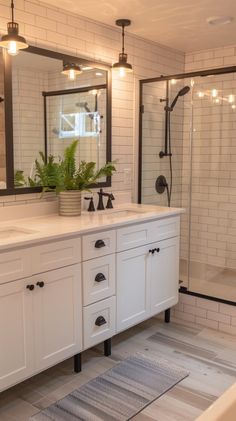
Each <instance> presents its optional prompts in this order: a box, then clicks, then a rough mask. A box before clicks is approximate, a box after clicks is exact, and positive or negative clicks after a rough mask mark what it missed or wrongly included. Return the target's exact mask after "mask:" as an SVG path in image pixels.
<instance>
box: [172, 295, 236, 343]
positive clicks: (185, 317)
mask: <svg viewBox="0 0 236 421" xmlns="http://www.w3.org/2000/svg"><path fill="white" fill-rule="evenodd" d="M172 320H173V321H176V322H178V323H186V322H191V323H195V324H199V325H202V326H205V327H210V328H212V329H216V330H219V331H222V332H225V333H229V334H231V335H236V306H232V305H229V304H223V303H220V302H216V301H211V300H207V299H205V298H199V297H194V296H192V295H186V294H180V295H179V303H178V304H177V305H176V306H175V307H173V309H172Z"/></svg>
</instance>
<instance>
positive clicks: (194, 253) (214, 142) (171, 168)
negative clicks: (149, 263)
mask: <svg viewBox="0 0 236 421" xmlns="http://www.w3.org/2000/svg"><path fill="white" fill-rule="evenodd" d="M187 88H188V89H187ZM139 152H140V154H139V202H140V203H146V204H153V205H161V206H168V205H170V206H172V207H183V208H185V214H184V215H183V217H182V221H181V247H180V250H181V251H180V283H181V289H182V291H189V292H191V293H196V294H197V295H200V296H208V297H213V298H216V299H219V300H222V301H224V302H231V303H232V302H233V303H235V302H236V67H230V68H225V69H214V70H209V71H203V72H194V73H189V74H184V75H175V76H168V77H159V78H155V79H148V80H142V81H140V144H139Z"/></svg>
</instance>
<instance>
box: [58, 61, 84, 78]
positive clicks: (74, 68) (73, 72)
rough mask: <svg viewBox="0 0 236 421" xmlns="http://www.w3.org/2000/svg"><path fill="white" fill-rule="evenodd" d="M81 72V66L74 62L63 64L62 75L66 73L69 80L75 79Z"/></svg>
mask: <svg viewBox="0 0 236 421" xmlns="http://www.w3.org/2000/svg"><path fill="white" fill-rule="evenodd" d="M81 73H82V70H81V68H80V67H79V66H78V65H77V64H75V63H66V64H64V65H63V70H62V72H61V74H62V75H66V76H67V77H68V79H69V80H75V79H76V77H77V76H78V75H80V74H81Z"/></svg>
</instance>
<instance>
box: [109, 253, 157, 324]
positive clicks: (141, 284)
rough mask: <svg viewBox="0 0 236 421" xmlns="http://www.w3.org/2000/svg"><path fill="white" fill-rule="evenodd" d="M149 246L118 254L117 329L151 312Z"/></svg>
mask: <svg viewBox="0 0 236 421" xmlns="http://www.w3.org/2000/svg"><path fill="white" fill-rule="evenodd" d="M151 258H152V256H151V255H150V253H149V247H148V246H144V247H137V248H135V249H132V250H128V251H125V252H122V253H119V254H118V255H117V331H118V332H119V331H121V330H124V329H127V328H128V327H130V326H133V325H135V324H137V323H139V322H141V321H143V320H145V319H147V318H148V316H149V313H150V282H149V279H150V261H151Z"/></svg>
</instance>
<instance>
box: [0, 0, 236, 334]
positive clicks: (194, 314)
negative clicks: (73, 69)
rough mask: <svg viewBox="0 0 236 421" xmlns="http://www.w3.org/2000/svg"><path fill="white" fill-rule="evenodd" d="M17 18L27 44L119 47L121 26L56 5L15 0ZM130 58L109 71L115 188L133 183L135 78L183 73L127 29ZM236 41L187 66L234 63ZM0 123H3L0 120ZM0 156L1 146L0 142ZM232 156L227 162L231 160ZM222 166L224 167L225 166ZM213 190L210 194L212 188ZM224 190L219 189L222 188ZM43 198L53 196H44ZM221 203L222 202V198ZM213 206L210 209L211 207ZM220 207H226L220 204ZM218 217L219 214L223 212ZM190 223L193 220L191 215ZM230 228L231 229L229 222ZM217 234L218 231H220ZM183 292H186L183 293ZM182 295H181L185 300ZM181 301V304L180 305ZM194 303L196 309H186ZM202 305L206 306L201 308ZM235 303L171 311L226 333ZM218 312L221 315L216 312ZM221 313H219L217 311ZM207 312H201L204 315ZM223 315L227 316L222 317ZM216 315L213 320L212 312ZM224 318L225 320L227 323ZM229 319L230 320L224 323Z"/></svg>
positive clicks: (66, 48) (3, 6) (3, 17)
mask: <svg viewBox="0 0 236 421" xmlns="http://www.w3.org/2000/svg"><path fill="white" fill-rule="evenodd" d="M9 17H10V10H9V4H8V2H7V1H6V0H0V32H1V33H5V32H6V24H7V22H8V21H9ZM16 20H17V21H18V22H19V23H20V31H21V33H22V34H23V35H25V36H26V37H27V40H28V41H29V43H30V44H32V45H35V46H38V47H41V48H48V49H53V50H55V51H60V52H65V53H69V54H73V55H78V56H82V57H84V58H89V59H94V60H102V61H105V62H107V63H110V64H111V63H113V62H114V61H116V60H117V57H118V52H119V50H120V31H119V30H117V29H116V28H115V27H114V28H112V27H108V26H106V25H103V24H100V23H97V22H95V21H91V20H89V19H85V18H82V17H79V16H77V15H75V14H73V13H70V12H65V11H64V10H60V9H59V8H54V7H49V6H46V5H45V4H43V3H41V2H39V1H36V0H32V1H25V0H18V1H17V4H16ZM126 46H127V52H128V53H129V61H130V62H131V63H132V65H133V67H134V74H133V75H129V76H127V77H126V78H125V79H119V78H118V77H117V78H116V77H113V87H112V96H113V108H112V113H113V121H112V127H113V132H112V148H113V159H117V160H118V164H117V169H118V171H117V174H116V175H115V176H114V177H113V186H112V189H113V190H114V191H123V190H124V191H127V192H131V191H132V190H133V185H134V181H135V180H134V178H133V174H134V166H135V163H136V160H137V156H136V153H135V151H136V149H135V144H137V123H138V119H137V115H138V110H137V104H138V89H137V86H138V83H137V81H138V80H139V79H143V78H149V77H155V76H159V75H161V74H174V73H182V72H183V71H184V54H183V53H181V52H178V51H174V50H171V49H169V48H166V47H164V46H161V45H158V44H156V43H152V42H150V41H146V40H143V39H141V38H138V37H135V36H132V35H129V34H128V33H127V37H126ZM235 52H236V51H235V47H228V48H221V49H215V50H210V51H203V52H197V53H193V54H187V55H186V67H185V70H186V71H191V70H199V69H202V68H205V69H206V68H212V67H222V66H228V65H234V64H236V54H235ZM1 127H2V126H1ZM0 152H1V159H2V157H3V154H4V151H3V148H2V146H1V150H0ZM233 162H234V161H232V165H233ZM127 169H129V170H130V172H131V175H132V177H131V180H130V182H129V183H127V182H126V183H124V170H127ZM226 171H227V170H226ZM184 194H185V195H186V186H182V197H183V195H184ZM212 194H214V193H213V192H212ZM222 194H223V193H222ZM39 200H40V199H39V195H35V194H33V195H19V196H18V195H16V196H1V197H0V206H8V205H14V204H19V203H20V204H25V203H31V202H34V201H39ZM46 200H53V197H52V196H47V199H46ZM224 203H225V202H224ZM233 204H234V202H230V203H228V207H227V209H226V211H227V212H228V214H229V216H231V215H232V214H233V210H234V209H233ZM209 209H210V210H211V212H214V209H211V208H210V207H209ZM221 210H222V211H224V210H225V209H221ZM209 216H211V217H214V218H216V216H213V214H212V215H208V216H207V215H201V218H205V217H207V218H208V219H207V220H205V222H204V220H202V221H201V222H202V224H203V225H205V226H206V225H207V224H208V222H209ZM222 218H223V216H222ZM193 223H194V221H193ZM209 226H211V230H210V231H209V234H212V235H211V238H210V237H209V238H208V240H212V241H214V239H215V235H214V234H215V233H216V234H217V231H218V230H219V229H220V230H223V229H224V227H223V226H216V225H214V224H209ZM232 229H234V228H233V227H232ZM219 234H222V233H221V232H219ZM222 241H224V240H223V238H222ZM183 297H185V298H183ZM185 300H186V301H185ZM212 303H213V304H212ZM185 306H186V307H185ZM191 307H192V308H194V309H195V308H196V309H197V310H191ZM204 310H205V311H204ZM233 310H235V308H234V307H231V306H227V305H223V304H218V303H214V302H212V301H208V300H201V299H199V298H195V297H191V296H183V295H181V296H180V303H179V304H178V306H177V307H176V308H175V310H174V316H175V318H177V319H178V320H180V319H181V318H182V319H184V320H186V319H188V320H191V321H194V322H195V323H203V324H204V325H209V326H212V327H214V328H217V329H220V330H224V331H226V332H229V333H234V334H235V333H236V313H235V311H233ZM218 314H221V316H217V315H218ZM222 315H223V316H222ZM205 316H206V317H205ZM224 316H229V318H228V317H224ZM217 317H219V318H218V319H217V320H216V318H217ZM226 321H227V323H226ZM228 322H229V323H228Z"/></svg>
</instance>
